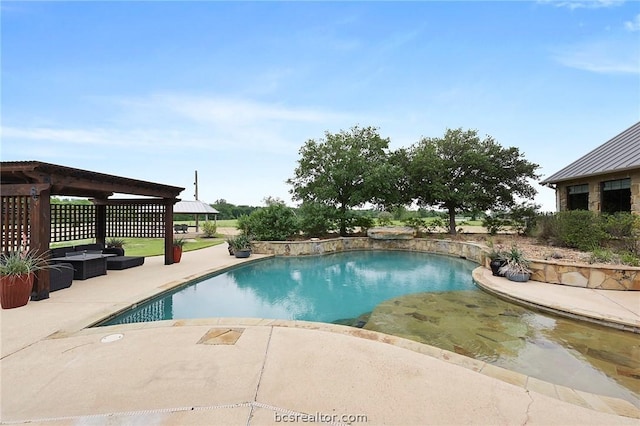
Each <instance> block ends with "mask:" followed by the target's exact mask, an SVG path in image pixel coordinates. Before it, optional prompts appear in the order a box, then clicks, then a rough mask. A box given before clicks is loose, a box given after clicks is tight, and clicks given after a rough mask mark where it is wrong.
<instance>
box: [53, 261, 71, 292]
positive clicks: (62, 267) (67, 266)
mask: <svg viewBox="0 0 640 426" xmlns="http://www.w3.org/2000/svg"><path fill="white" fill-rule="evenodd" d="M72 283H73V265H72V264H71V263H66V262H61V263H57V264H56V266H55V267H54V268H51V269H49V291H58V290H62V289H63V288H69V287H71V284H72Z"/></svg>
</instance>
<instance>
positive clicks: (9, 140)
mask: <svg viewBox="0 0 640 426" xmlns="http://www.w3.org/2000/svg"><path fill="white" fill-rule="evenodd" d="M0 8H1V9H0V13H1V14H2V15H1V19H2V22H1V23H2V27H1V31H2V34H1V35H2V46H1V47H2V51H1V61H2V62H1V71H2V77H1V79H2V80H1V83H2V95H1V96H2V105H1V106H2V110H1V118H2V146H1V151H0V156H1V158H2V160H3V161H18V160H38V161H45V162H50V163H54V164H61V165H65V166H69V167H77V168H81V169H87V170H92V171H97V172H102V173H109V174H116V175H121V176H126V177H130V178H135V179H142V180H147V181H154V182H160V183H165V184H169V185H175V186H181V187H185V188H186V190H185V191H184V192H183V193H182V194H181V197H182V199H185V200H190V199H194V186H193V182H194V171H195V170H197V171H198V178H199V198H200V199H201V200H203V201H206V202H210V203H212V202H214V201H215V200H217V199H220V198H224V199H226V200H227V201H229V202H231V203H233V204H249V205H262V200H263V199H264V197H266V196H273V197H278V198H281V199H283V200H285V201H286V202H287V203H289V204H291V205H293V203H292V202H291V197H290V194H289V189H290V187H289V186H288V185H287V184H286V183H285V180H286V179H288V178H290V177H292V176H293V170H294V168H295V167H296V164H297V160H298V158H299V154H298V150H299V149H300V147H301V146H302V145H303V144H304V142H305V141H307V140H308V139H320V138H322V137H323V136H324V132H325V131H329V132H331V133H335V132H338V131H340V130H341V129H349V128H350V127H352V126H354V125H356V124H357V125H360V126H375V127H378V128H379V132H380V134H381V135H382V136H383V137H388V138H390V139H391V148H393V149H395V148H398V147H408V146H410V145H411V144H413V143H415V142H416V141H418V140H419V139H420V138H421V137H423V136H427V137H438V136H442V135H443V134H444V132H445V130H446V129H447V128H457V127H463V128H465V129H477V130H478V131H479V133H480V134H481V135H483V136H484V135H487V134H488V135H491V136H493V137H494V138H495V139H496V140H497V141H498V142H499V143H500V144H502V145H503V146H516V147H519V148H520V149H521V151H522V152H524V154H525V155H526V157H527V159H529V160H530V161H533V162H535V163H538V164H539V165H540V166H541V169H540V172H541V173H542V174H543V175H544V176H549V175H551V174H553V173H555V172H556V171H558V170H559V169H561V168H562V167H564V166H566V165H567V164H569V163H570V162H572V161H574V160H576V159H577V158H579V157H580V156H582V155H584V154H586V153H587V152H589V151H590V150H592V149H594V148H595V147H597V146H598V145H600V144H602V143H603V142H605V141H607V140H608V139H610V138H612V137H613V136H615V135H617V134H618V133H620V132H622V131H623V130H625V129H626V128H628V127H629V126H631V125H632V124H634V123H635V122H637V121H638V120H640V3H639V2H637V1H616V0H602V1H596V0H593V1H499V2H484V1H467V2H463V1H459V2H436V1H425V2H204V1H203V2H124V1H123V2H11V1H3V2H2V3H1V4H0ZM544 176H543V177H544ZM538 189H539V195H538V196H537V198H536V202H538V203H539V204H541V205H542V206H543V209H544V210H553V209H554V207H555V201H554V194H553V191H552V190H550V189H546V188H541V187H538Z"/></svg>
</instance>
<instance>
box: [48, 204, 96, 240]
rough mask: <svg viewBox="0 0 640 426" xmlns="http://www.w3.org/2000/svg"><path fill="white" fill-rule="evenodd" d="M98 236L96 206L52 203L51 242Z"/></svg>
mask: <svg viewBox="0 0 640 426" xmlns="http://www.w3.org/2000/svg"><path fill="white" fill-rule="evenodd" d="M95 237H96V206H94V205H93V204H51V242H60V241H73V240H83V239H88V238H95Z"/></svg>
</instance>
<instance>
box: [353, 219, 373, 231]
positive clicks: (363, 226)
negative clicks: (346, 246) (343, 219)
mask: <svg viewBox="0 0 640 426" xmlns="http://www.w3.org/2000/svg"><path fill="white" fill-rule="evenodd" d="M374 225H375V220H374V219H373V218H372V217H369V216H356V217H355V218H354V219H353V226H356V227H359V228H360V230H361V231H362V232H364V233H366V232H367V231H368V230H369V228H373V226H374Z"/></svg>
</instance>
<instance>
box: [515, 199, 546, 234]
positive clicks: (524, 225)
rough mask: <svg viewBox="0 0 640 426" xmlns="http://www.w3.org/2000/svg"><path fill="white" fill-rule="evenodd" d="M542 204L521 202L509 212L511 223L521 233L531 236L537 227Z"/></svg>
mask: <svg viewBox="0 0 640 426" xmlns="http://www.w3.org/2000/svg"><path fill="white" fill-rule="evenodd" d="M539 208H540V206H538V205H536V204H521V205H518V206H516V207H514V208H513V209H511V212H510V213H509V219H510V221H509V222H510V223H509V225H511V226H512V227H513V228H514V229H515V230H516V232H517V233H518V234H519V235H527V236H531V235H533V233H534V230H535V229H536V218H537V216H538V209H539Z"/></svg>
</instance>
